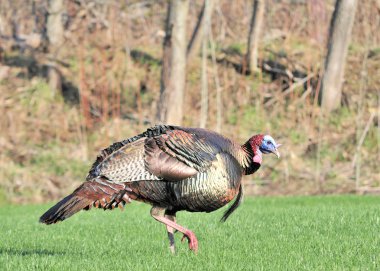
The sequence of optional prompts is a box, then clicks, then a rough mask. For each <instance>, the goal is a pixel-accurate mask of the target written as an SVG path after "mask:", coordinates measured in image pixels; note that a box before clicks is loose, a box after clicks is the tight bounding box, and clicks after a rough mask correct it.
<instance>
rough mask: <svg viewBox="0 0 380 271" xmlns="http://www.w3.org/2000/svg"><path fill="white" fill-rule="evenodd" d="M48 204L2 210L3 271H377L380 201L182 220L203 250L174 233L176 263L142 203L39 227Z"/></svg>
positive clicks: (262, 203)
mask: <svg viewBox="0 0 380 271" xmlns="http://www.w3.org/2000/svg"><path fill="white" fill-rule="evenodd" d="M49 206H50V205H38V206H7V207H2V208H0V270H234V271H235V270H380V208H379V207H380V198H379V197H370V196H363V197H359V196H319V197H289V198H287V197H284V198H248V199H246V200H245V202H244V203H243V204H242V206H241V207H240V208H239V209H238V210H237V211H236V213H234V214H233V215H232V217H231V218H230V220H229V221H227V222H226V223H224V224H222V223H219V218H220V217H221V215H222V212H223V210H220V211H217V212H214V213H211V214H203V213H201V214H191V213H185V212H182V213H179V214H178V219H179V222H180V223H181V224H183V225H184V226H187V227H189V228H190V229H192V230H193V231H194V232H195V233H196V235H197V237H198V240H199V245H200V248H199V253H198V255H194V254H193V253H191V252H189V251H188V249H187V244H185V243H182V244H181V243H180V242H179V239H180V235H179V234H177V236H176V238H177V254H176V255H174V256H172V255H171V254H170V252H169V249H168V241H167V236H166V233H165V230H164V226H162V225H160V224H159V223H158V222H156V221H154V220H153V219H152V218H151V217H150V215H149V208H150V207H149V206H148V205H145V204H140V203H133V204H132V205H129V206H127V207H126V210H125V211H124V212H120V211H118V210H116V211H113V212H109V211H107V212H104V211H101V210H92V211H90V212H81V213H79V214H77V215H75V216H74V217H72V218H70V219H69V220H67V221H65V222H63V223H60V224H57V225H53V226H45V225H41V224H39V223H38V222H37V220H38V218H39V216H40V215H41V214H42V213H43V211H45V210H46V209H47V208H48V207H49Z"/></svg>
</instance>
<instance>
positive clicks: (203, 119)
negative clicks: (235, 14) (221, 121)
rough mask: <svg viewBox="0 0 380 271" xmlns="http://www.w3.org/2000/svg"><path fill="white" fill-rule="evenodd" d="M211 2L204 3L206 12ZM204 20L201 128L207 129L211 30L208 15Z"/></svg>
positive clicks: (206, 14) (206, 0)
mask: <svg viewBox="0 0 380 271" xmlns="http://www.w3.org/2000/svg"><path fill="white" fill-rule="evenodd" d="M209 2H211V1H209V0H205V2H204V10H207V9H208V5H209ZM203 17H204V20H203V24H204V25H203V27H202V28H203V39H202V90H201V116H200V127H201V128H206V124H207V117H208V76H207V42H208V31H209V30H210V16H209V14H208V13H205V14H204V16H203Z"/></svg>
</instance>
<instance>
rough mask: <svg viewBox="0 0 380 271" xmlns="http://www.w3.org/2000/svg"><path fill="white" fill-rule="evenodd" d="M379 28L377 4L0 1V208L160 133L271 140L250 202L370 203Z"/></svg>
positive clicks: (378, 142)
mask: <svg viewBox="0 0 380 271" xmlns="http://www.w3.org/2000/svg"><path fill="white" fill-rule="evenodd" d="M342 3H343V4H342ZM344 3H345V4H346V5H348V6H350V5H351V9H350V10H351V11H347V10H344V8H347V6H346V7H344V5H345V4H344ZM169 7H170V10H171V12H170V13H169V12H168V11H169ZM348 8H349V7H348ZM202 10H204V11H205V12H203V13H202ZM339 10H340V11H341V12H339ZM342 10H343V11H342ZM334 11H336V12H334ZM170 14H171V15H170ZM202 14H204V16H201V15H202ZM168 15H169V16H168ZM253 15H254V16H253ZM334 16H335V17H336V16H341V17H338V18H341V19H338V20H335V22H336V24H335V26H337V25H338V26H339V22H342V20H343V21H344V20H347V22H348V23H345V24H343V25H340V28H339V27H338V28H337V30H336V31H335V32H334V31H332V29H334V28H333V27H331V26H332V25H334V23H333V22H334V20H333V18H334ZM202 18H203V19H202ZM350 21H352V28H351V25H350ZM198 22H199V24H198ZM197 25H199V27H197ZM194 29H198V31H194ZM379 29H380V2H379V1H376V0H365V1H355V0H350V1H348V0H347V1H340V0H338V1H335V0H334V1H333V0H328V1H322V0H310V1H306V0H304V1H303V0H268V1H262V0H261V1H257V0H256V1H251V0H234V1H228V0H206V1H201V0H199V1H198V0H197V1H188V0H172V1H163V0H162V1H149V0H146V1H137V0H136V1H133V0H130V1H129V0H125V1H105V0H93V1H91V0H67V1H63V0H50V1H45V0H0V115H1V117H0V204H4V203H6V202H12V203H28V202H44V201H49V200H53V199H57V198H59V197H61V196H63V195H65V194H67V193H68V192H71V190H73V189H74V188H75V187H76V186H77V185H78V184H79V183H80V182H82V181H83V180H84V179H85V176H86V173H87V172H88V169H89V168H90V165H91V163H92V162H93V161H94V159H95V157H96V155H97V153H98V152H99V151H100V150H101V149H103V148H105V147H107V146H108V145H110V144H111V143H112V142H115V141H120V140H122V139H125V138H128V137H130V136H133V135H135V134H137V133H140V132H142V131H143V130H144V129H145V128H147V127H149V126H152V125H154V124H156V123H160V122H163V123H171V124H182V125H184V126H193V127H206V128H209V129H212V130H215V131H218V132H221V133H222V134H224V135H225V136H228V137H230V138H233V139H235V140H236V141H238V142H241V143H244V142H245V141H246V140H247V138H249V137H250V136H251V135H253V134H256V133H269V134H271V135H272V136H273V137H274V138H275V139H276V141H277V142H278V143H281V144H283V146H282V147H281V149H280V152H281V154H282V156H281V158H280V159H279V160H277V159H276V158H275V157H274V156H266V157H264V165H263V167H262V168H261V169H260V170H259V171H258V172H257V173H256V174H255V175H253V176H247V177H246V178H245V179H244V184H245V185H246V191H248V193H249V194H251V195H257V194H323V193H378V192H379V191H380V189H379V187H380V170H379V167H378V165H379V161H380V125H379V124H380V31H379ZM194 32H195V33H196V34H195V36H196V39H195V40H197V41H196V42H195V43H194V44H195V45H192V46H189V44H191V42H190V41H191V40H194V39H192V37H193V34H194ZM334 33H335V34H334ZM342 33H343V34H342ZM344 33H346V34H345V35H344ZM350 34H351V35H350ZM176 35H177V36H176ZM249 37H251V38H250V42H249ZM339 37H340V38H342V39H341V40H339ZM171 38H173V39H172V40H171ZM173 40H175V41H177V42H173ZM329 40H330V42H329ZM180 41H182V42H180ZM164 45H165V46H164ZM334 45H336V46H337V47H336V48H338V49H335V52H336V51H338V52H340V53H342V55H341V56H340V57H338V60H339V61H333V63H335V64H336V63H338V64H339V63H341V64H342V65H343V66H342V65H341V66H340V67H341V69H340V70H342V69H343V70H344V77H343V79H342V80H340V76H336V74H335V73H336V72H337V71H336V70H335V71H334V69H332V70H331V72H330V70H329V66H328V56H330V57H334V53H330V54H329V53H328V49H329V48H330V49H331V48H334ZM255 46H257V54H256V55H255V53H254V52H256V49H255ZM188 48H191V49H190V50H189V49H188ZM342 48H343V49H342ZM344 48H347V56H345V51H346V50H345V49H344ZM333 51H334V50H332V49H331V52H333ZM247 52H248V54H247ZM252 52H253V53H252ZM252 54H253V56H252ZM340 61H341V62H340ZM344 63H345V65H344ZM330 68H331V67H330ZM338 68H339V65H338ZM334 72H335V73H334ZM338 73H339V69H338ZM340 83H342V84H340ZM334 84H335V85H334ZM329 85H333V87H332V88H331V87H330V88H328V86H329ZM334 86H335V87H334ZM331 93H333V95H332V96H331V95H330V94H331ZM334 93H335V94H334ZM331 97H332V98H331ZM181 101H182V102H181Z"/></svg>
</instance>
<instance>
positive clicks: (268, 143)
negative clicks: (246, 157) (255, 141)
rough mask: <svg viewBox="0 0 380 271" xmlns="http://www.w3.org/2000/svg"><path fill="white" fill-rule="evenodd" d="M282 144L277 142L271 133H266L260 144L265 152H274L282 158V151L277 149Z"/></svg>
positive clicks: (261, 149)
mask: <svg viewBox="0 0 380 271" xmlns="http://www.w3.org/2000/svg"><path fill="white" fill-rule="evenodd" d="M280 146H281V144H276V142H275V141H274V139H273V138H272V137H271V136H270V135H265V136H264V138H263V141H262V142H261V145H260V151H261V152H262V153H265V154H268V153H274V154H275V155H276V156H277V158H280V153H279V152H278V150H277V148H278V147H280Z"/></svg>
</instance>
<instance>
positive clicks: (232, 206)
mask: <svg viewBox="0 0 380 271" xmlns="http://www.w3.org/2000/svg"><path fill="white" fill-rule="evenodd" d="M242 199H243V185H242V184H240V187H239V193H238V195H237V197H236V199H235V201H234V203H233V204H232V205H231V206H230V208H228V210H227V211H226V212H225V213H224V214H223V217H222V218H221V219H220V222H226V220H227V218H228V217H229V216H230V215H231V214H232V213H233V212H234V211H235V210H236V209H237V207H239V205H240V203H241V201H242Z"/></svg>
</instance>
